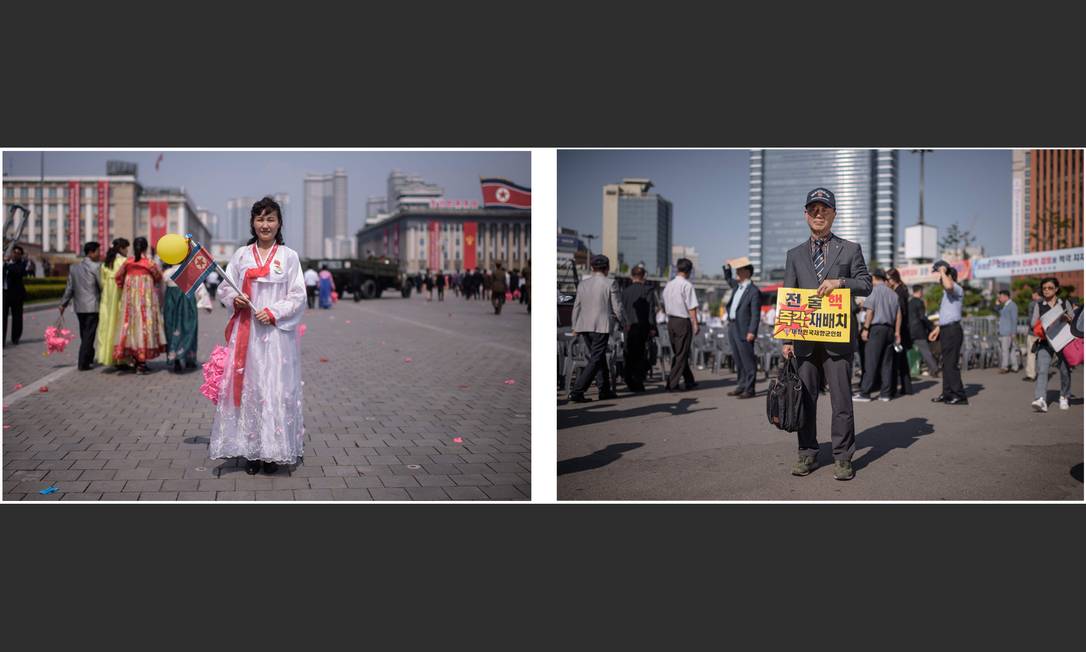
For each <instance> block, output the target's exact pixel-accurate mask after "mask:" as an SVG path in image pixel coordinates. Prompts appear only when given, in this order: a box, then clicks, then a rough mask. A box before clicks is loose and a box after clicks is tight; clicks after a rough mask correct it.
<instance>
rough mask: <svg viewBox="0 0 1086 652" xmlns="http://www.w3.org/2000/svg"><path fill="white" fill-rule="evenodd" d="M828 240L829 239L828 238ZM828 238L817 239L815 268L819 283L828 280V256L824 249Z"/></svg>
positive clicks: (815, 242)
mask: <svg viewBox="0 0 1086 652" xmlns="http://www.w3.org/2000/svg"><path fill="white" fill-rule="evenodd" d="M827 240H828V239H827ZM827 240H815V241H814V244H815V254H814V268H815V275H816V276H817V277H818V282H819V284H821V283H822V281H824V280H826V256H825V253H824V249H825V246H826V242H827Z"/></svg>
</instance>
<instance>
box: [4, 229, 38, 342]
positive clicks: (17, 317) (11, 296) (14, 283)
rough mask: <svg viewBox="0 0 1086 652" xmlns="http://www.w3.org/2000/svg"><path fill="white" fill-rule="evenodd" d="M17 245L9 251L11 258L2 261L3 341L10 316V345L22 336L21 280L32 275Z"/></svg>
mask: <svg viewBox="0 0 1086 652" xmlns="http://www.w3.org/2000/svg"><path fill="white" fill-rule="evenodd" d="M25 253H26V252H24V251H23V248H22V247H20V246H19V245H15V246H14V247H13V248H12V250H11V258H10V259H9V260H5V261H4V341H5V342H6V341H7V339H8V315H9V314H10V315H11V343H12V344H18V343H19V339H20V338H22V336H23V302H24V301H26V286H24V285H23V278H25V277H27V276H33V275H34V267H33V265H32V264H31V262H30V260H29V259H27V258H24V257H23V256H24V255H25Z"/></svg>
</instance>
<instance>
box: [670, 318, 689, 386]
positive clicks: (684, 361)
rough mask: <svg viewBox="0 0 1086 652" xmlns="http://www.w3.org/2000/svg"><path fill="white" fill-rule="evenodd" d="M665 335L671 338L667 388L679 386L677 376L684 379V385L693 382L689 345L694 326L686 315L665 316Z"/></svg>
mask: <svg viewBox="0 0 1086 652" xmlns="http://www.w3.org/2000/svg"><path fill="white" fill-rule="evenodd" d="M667 335H668V337H669V338H670V339H671V351H672V353H673V355H672V357H671V375H670V376H668V379H667V387H668V389H676V388H678V386H679V377H680V376H681V377H682V379H683V380H684V381H686V386H687V387H691V386H693V384H694V372H693V371H691V370H690V345H691V343H693V341H694V327H693V326H691V325H690V319H689V318H688V317H672V316H670V315H668V318H667Z"/></svg>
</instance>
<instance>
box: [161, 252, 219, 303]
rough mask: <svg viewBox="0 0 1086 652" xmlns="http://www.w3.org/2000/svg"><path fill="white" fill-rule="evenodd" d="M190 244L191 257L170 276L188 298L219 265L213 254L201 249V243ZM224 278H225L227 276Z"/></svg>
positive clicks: (187, 257)
mask: <svg viewBox="0 0 1086 652" xmlns="http://www.w3.org/2000/svg"><path fill="white" fill-rule="evenodd" d="M189 242H190V247H189V255H188V256H186V257H185V260H184V261H182V263H181V264H180V265H178V266H177V270H176V271H175V272H174V273H173V274H171V275H170V278H171V279H173V282H174V283H177V287H179V288H181V291H182V292H184V293H185V294H186V295H187V296H192V293H193V292H195V291H196V286H198V285H200V284H201V283H203V282H204V279H205V278H207V275H208V274H210V273H211V270H213V269H215V268H216V267H217V265H216V264H215V261H214V260H213V259H212V258H211V254H210V253H208V251H207V249H204V248H203V247H201V246H200V243H198V242H193V241H191V240H190V241H189ZM223 276H224V277H225V274H224V275H223Z"/></svg>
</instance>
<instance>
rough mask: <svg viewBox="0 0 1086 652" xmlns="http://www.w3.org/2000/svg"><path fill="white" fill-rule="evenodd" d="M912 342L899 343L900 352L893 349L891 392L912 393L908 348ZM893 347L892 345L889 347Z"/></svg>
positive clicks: (895, 393)
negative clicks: (892, 383) (892, 382)
mask: <svg viewBox="0 0 1086 652" xmlns="http://www.w3.org/2000/svg"><path fill="white" fill-rule="evenodd" d="M910 348H912V342H909V343H907V344H906V343H905V342H902V343H901V353H898V352H897V351H894V353H893V355H894V376H893V378H894V391H892V392H890V393H891V394H894V395H897V394H900V395H901V396H905V395H906V394H912V393H913V377H912V374H911V373H910V372H909V349H910ZM891 349H893V347H891Z"/></svg>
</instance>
